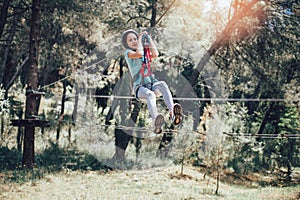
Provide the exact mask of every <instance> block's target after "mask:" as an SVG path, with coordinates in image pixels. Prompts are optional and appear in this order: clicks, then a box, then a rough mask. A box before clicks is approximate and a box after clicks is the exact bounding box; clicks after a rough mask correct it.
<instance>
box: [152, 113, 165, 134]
mask: <svg viewBox="0 0 300 200" xmlns="http://www.w3.org/2000/svg"><path fill="white" fill-rule="evenodd" d="M164 123H165V119H164V116H163V115H162V114H158V115H157V116H156V118H155V121H154V127H155V129H154V133H156V134H160V133H161V132H162V125H163V124H164Z"/></svg>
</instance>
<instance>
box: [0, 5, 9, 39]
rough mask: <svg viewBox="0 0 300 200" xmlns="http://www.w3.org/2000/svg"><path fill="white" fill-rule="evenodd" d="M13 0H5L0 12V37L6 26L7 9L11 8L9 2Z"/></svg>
mask: <svg viewBox="0 0 300 200" xmlns="http://www.w3.org/2000/svg"><path fill="white" fill-rule="evenodd" d="M10 1H11V0H5V1H3V5H2V8H1V12H0V38H1V37H2V34H3V30H4V26H5V24H6V21H7V11H8V8H9V3H10Z"/></svg>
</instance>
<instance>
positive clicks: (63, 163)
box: [36, 143, 107, 171]
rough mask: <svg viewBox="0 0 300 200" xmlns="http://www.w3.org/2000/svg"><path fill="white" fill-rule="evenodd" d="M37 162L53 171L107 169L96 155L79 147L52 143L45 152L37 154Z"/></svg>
mask: <svg viewBox="0 0 300 200" xmlns="http://www.w3.org/2000/svg"><path fill="white" fill-rule="evenodd" d="M36 164H37V166H40V167H46V168H47V169H49V170H51V171H57V170H61V169H63V168H67V169H71V170H99V169H107V168H106V167H105V165H103V164H102V163H100V162H99V161H98V160H97V159H96V158H95V157H94V156H92V155H90V154H88V153H85V152H80V151H78V150H77V149H72V150H67V149H63V148H60V147H59V146H58V145H57V144H54V143H52V144H51V146H50V147H49V148H47V149H46V150H45V151H44V152H43V153H41V154H39V155H37V158H36Z"/></svg>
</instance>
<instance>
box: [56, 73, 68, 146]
mask: <svg viewBox="0 0 300 200" xmlns="http://www.w3.org/2000/svg"><path fill="white" fill-rule="evenodd" d="M64 77H65V76H63V77H61V78H64ZM62 83H63V94H62V98H61V108H60V115H59V119H58V126H57V129H56V142H58V140H59V137H60V131H61V126H62V124H63V119H64V113H65V102H66V93H67V83H66V80H63V81H62Z"/></svg>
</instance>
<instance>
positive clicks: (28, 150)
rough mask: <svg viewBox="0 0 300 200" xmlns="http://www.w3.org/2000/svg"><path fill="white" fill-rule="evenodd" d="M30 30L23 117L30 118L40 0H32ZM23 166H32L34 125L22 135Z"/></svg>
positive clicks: (35, 82) (34, 111)
mask: <svg viewBox="0 0 300 200" xmlns="http://www.w3.org/2000/svg"><path fill="white" fill-rule="evenodd" d="M31 12H32V13H31V30H30V43H29V70H28V78H27V85H28V87H27V92H26V110H25V119H30V118H32V116H35V115H36V114H37V101H38V98H37V96H36V95H33V93H31V92H30V91H36V90H37V88H38V53H39V35H40V19H41V0H33V1H32V10H31ZM23 147H24V151H23V160H22V163H23V166H25V167H28V168H33V166H34V126H25V135H24V146H23Z"/></svg>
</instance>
